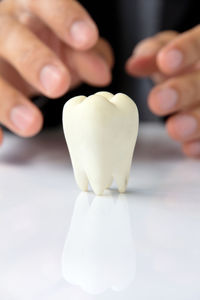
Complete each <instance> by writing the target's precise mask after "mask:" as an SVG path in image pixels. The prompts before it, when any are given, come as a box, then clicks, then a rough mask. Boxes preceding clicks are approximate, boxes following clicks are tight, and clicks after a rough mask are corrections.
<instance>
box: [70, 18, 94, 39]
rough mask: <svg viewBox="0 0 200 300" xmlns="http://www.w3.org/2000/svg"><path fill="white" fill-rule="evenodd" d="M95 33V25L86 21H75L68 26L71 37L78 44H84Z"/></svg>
mask: <svg viewBox="0 0 200 300" xmlns="http://www.w3.org/2000/svg"><path fill="white" fill-rule="evenodd" d="M95 33H96V27H95V25H94V24H93V23H92V22H88V21H82V20H79V21H76V22H74V23H73V24H72V26H71V28H70V34H71V37H72V38H73V40H74V42H76V43H77V44H78V45H85V44H86V43H87V42H88V41H89V40H90V39H91V37H93V36H94V34H95Z"/></svg>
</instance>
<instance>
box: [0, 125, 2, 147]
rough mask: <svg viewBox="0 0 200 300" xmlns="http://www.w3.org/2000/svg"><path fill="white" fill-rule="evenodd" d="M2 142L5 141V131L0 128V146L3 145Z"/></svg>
mask: <svg viewBox="0 0 200 300" xmlns="http://www.w3.org/2000/svg"><path fill="white" fill-rule="evenodd" d="M2 142H3V131H2V129H1V128H0V146H1V145H2Z"/></svg>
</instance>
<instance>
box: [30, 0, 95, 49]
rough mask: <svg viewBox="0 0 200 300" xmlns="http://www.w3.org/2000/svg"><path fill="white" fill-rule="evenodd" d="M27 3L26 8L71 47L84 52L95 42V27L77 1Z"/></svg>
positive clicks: (45, 0) (43, 0)
mask: <svg viewBox="0 0 200 300" xmlns="http://www.w3.org/2000/svg"><path fill="white" fill-rule="evenodd" d="M27 2H28V3H29V7H28V8H29V9H30V10H31V11H32V12H34V13H35V14H36V15H37V16H38V17H40V18H41V19H42V20H43V21H44V22H45V23H46V24H47V25H48V26H49V27H50V28H51V29H52V30H53V32H55V33H56V35H58V36H59V38H60V39H61V40H62V41H64V42H65V43H67V44H68V45H70V46H71V47H74V48H77V49H81V50H83V49H84V50H86V49H89V48H91V47H92V46H94V45H95V43H96V42H97V38H98V29H97V26H96V24H95V23H94V21H93V20H92V18H91V17H90V15H89V14H88V13H87V11H86V10H85V9H84V8H83V7H82V6H81V5H80V4H79V3H78V1H73V0H51V1H49V0H42V1H38V0H37V1H36V0H29V1H27Z"/></svg>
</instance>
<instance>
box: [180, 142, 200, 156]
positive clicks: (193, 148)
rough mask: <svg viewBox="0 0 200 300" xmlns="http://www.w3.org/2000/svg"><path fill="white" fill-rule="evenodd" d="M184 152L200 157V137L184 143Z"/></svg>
mask: <svg viewBox="0 0 200 300" xmlns="http://www.w3.org/2000/svg"><path fill="white" fill-rule="evenodd" d="M182 150H183V152H184V153H185V154H186V155H187V156H190V157H194V158H200V139H198V140H196V141H192V142H188V143H184V144H183V145H182Z"/></svg>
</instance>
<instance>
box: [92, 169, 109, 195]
mask: <svg viewBox="0 0 200 300" xmlns="http://www.w3.org/2000/svg"><path fill="white" fill-rule="evenodd" d="M103 175H104V176H103ZM103 175H102V176H98V177H97V176H95V177H94V176H91V175H89V174H88V179H89V183H90V185H91V188H92V190H93V191H94V193H95V194H96V195H97V196H102V195H103V193H104V191H105V190H106V189H107V188H108V185H109V184H110V183H111V182H112V181H111V177H107V176H105V174H103Z"/></svg>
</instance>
